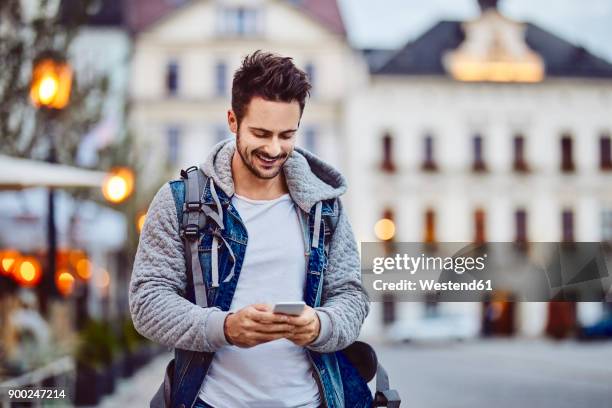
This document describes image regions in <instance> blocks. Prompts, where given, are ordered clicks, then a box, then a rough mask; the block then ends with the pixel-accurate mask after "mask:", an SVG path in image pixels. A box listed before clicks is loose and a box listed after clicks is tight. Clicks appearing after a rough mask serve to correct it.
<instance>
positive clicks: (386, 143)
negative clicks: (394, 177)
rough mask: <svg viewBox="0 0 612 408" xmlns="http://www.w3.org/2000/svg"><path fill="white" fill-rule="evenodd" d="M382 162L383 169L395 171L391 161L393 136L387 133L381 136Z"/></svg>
mask: <svg viewBox="0 0 612 408" xmlns="http://www.w3.org/2000/svg"><path fill="white" fill-rule="evenodd" d="M382 154H383V157H382V163H381V168H382V170H383V171H386V172H388V173H392V172H394V171H395V163H394V162H393V137H392V136H391V135H390V134H389V133H385V135H384V136H383V137H382Z"/></svg>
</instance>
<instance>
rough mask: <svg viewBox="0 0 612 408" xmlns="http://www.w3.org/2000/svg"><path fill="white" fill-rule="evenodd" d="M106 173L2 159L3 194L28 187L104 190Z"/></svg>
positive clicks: (0, 171)
mask: <svg viewBox="0 0 612 408" xmlns="http://www.w3.org/2000/svg"><path fill="white" fill-rule="evenodd" d="M106 175H107V173H105V172H103V171H93V170H86V169H80V168H78V167H72V166H67V165H64V164H52V163H46V162H43V161H38V160H30V159H21V158H16V157H11V156H5V155H0V190H8V189H22V188H27V187H97V188H100V187H102V184H103V182H104V178H105V177H106Z"/></svg>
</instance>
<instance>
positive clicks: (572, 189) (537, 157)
mask: <svg viewBox="0 0 612 408" xmlns="http://www.w3.org/2000/svg"><path fill="white" fill-rule="evenodd" d="M480 3H481V7H482V14H481V15H480V17H479V18H477V19H475V20H474V21H468V22H459V21H441V22H439V23H437V24H436V25H434V26H433V27H432V28H431V29H429V30H428V31H426V32H425V33H423V34H422V35H421V36H420V37H418V38H417V39H415V40H414V41H412V42H410V43H408V44H407V45H406V46H404V47H403V48H401V49H399V50H368V51H366V52H365V53H364V55H365V57H366V58H367V59H368V60H369V63H370V79H369V86H367V87H361V88H360V89H359V90H358V91H355V92H354V93H353V96H352V97H351V98H350V100H349V101H348V104H347V107H346V116H345V126H344V127H345V129H346V131H347V134H356V133H359V135H360V140H359V143H347V144H346V145H345V152H346V155H347V157H350V158H351V162H350V165H349V168H348V174H349V181H351V182H352V183H351V184H352V185H353V187H355V186H358V187H357V188H352V189H351V190H350V192H349V194H350V203H351V207H350V209H351V212H352V214H353V215H354V216H353V219H354V221H355V224H354V228H355V230H356V234H357V236H358V239H359V240H361V241H376V240H378V239H379V238H380V237H377V236H376V234H375V231H374V226H375V224H376V223H377V221H378V220H379V219H383V218H384V219H391V220H392V221H393V223H394V225H395V235H394V237H393V239H395V240H396V241H408V242H421V241H425V242H513V241H516V242H529V241H532V242H537V241H542V242H572V241H596V242H597V241H607V242H610V241H611V240H612V234H611V230H612V223H611V219H612V218H611V217H612V190H610V188H609V186H610V183H611V182H612V171H610V170H612V167H611V162H610V160H611V144H610V143H611V142H610V137H611V134H612V115H610V112H612V65H611V64H609V63H607V62H606V61H603V60H602V59H599V58H597V57H596V56H594V55H592V54H590V53H589V52H588V51H587V50H585V49H584V48H580V47H577V46H575V45H573V44H570V43H568V42H566V41H565V40H563V39H561V38H559V37H557V36H555V35H553V34H551V33H549V32H547V31H545V30H544V29H542V28H540V27H538V26H535V25H533V24H529V23H522V22H516V21H512V20H510V19H508V18H507V17H505V16H504V15H503V14H502V13H501V12H500V11H499V10H498V9H497V7H496V3H497V2H484V1H483V2H480ZM357 214H358V215H359V216H355V215H357ZM391 303H392V302H391ZM374 306H375V307H374V308H373V311H372V313H373V314H374V315H375V317H374V318H371V319H369V320H368V327H366V328H365V329H364V330H365V331H366V332H371V333H380V332H381V328H382V326H383V324H384V321H385V319H386V320H387V322H388V321H391V320H393V319H394V317H395V318H396V319H398V320H402V319H408V320H410V319H418V318H420V317H422V316H423V314H424V312H425V305H424V304H411V303H398V304H395V305H393V304H391V305H381V304H376V305H374ZM440 308H441V309H442V310H444V309H445V308H446V310H448V311H452V312H456V311H463V312H465V313H466V314H467V315H470V316H472V318H473V319H474V320H475V321H480V319H481V314H482V310H481V309H482V307H481V305H480V304H476V303H465V304H446V305H440ZM515 309H516V310H514V311H513V312H512V313H513V315H514V318H513V320H514V323H513V325H514V326H516V327H515V330H513V331H516V332H517V333H520V334H524V335H539V334H541V333H542V331H543V330H544V328H545V327H546V324H547V319H549V316H547V304H545V303H520V304H518V303H517V304H516V305H515ZM600 309H601V305H599V304H587V303H582V304H579V305H578V318H579V319H581V321H583V322H590V321H592V320H593V319H595V318H596V316H597V315H598V313H599V310H600ZM383 315H386V318H383V317H382V316H383Z"/></svg>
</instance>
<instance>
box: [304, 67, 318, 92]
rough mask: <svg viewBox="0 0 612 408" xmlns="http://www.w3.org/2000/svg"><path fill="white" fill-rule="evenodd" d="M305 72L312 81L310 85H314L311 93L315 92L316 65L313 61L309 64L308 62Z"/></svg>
mask: <svg viewBox="0 0 612 408" xmlns="http://www.w3.org/2000/svg"><path fill="white" fill-rule="evenodd" d="M304 72H306V76H307V77H308V81H309V82H310V85H311V86H312V89H311V90H310V93H311V94H314V93H315V84H316V73H315V66H314V64H313V63H312V62H309V63H308V64H306V67H305V68H304Z"/></svg>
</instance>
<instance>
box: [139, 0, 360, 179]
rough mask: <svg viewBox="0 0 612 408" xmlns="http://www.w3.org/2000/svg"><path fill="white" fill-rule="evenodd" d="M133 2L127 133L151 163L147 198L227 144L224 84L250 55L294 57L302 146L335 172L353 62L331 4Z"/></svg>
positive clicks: (227, 88) (227, 94) (226, 87)
mask: <svg viewBox="0 0 612 408" xmlns="http://www.w3.org/2000/svg"><path fill="white" fill-rule="evenodd" d="M133 3H134V4H133V6H132V7H133V8H132V10H131V11H130V14H133V15H135V16H138V19H137V20H133V21H132V23H131V26H132V27H134V29H135V39H134V54H133V59H132V74H131V80H130V98H131V102H132V105H131V106H132V111H131V116H130V125H131V128H132V129H133V130H134V131H135V133H136V135H137V137H138V139H139V143H140V146H142V149H144V150H143V151H145V152H146V154H145V155H146V157H149V158H150V160H149V162H148V164H149V166H148V168H147V171H145V174H147V175H148V177H147V180H144V181H143V182H146V188H147V189H148V191H156V190H157V188H159V185H160V184H161V183H163V182H164V181H166V180H168V179H169V178H176V177H177V176H178V170H179V169H180V168H186V167H188V166H191V165H194V164H199V163H200V162H201V161H203V159H204V158H205V156H206V154H207V152H208V151H209V149H210V147H211V146H212V145H213V144H215V143H216V142H218V141H220V140H222V139H225V138H227V137H229V136H230V133H229V129H228V125H227V119H226V117H227V115H226V112H227V110H228V109H229V107H230V93H231V82H232V76H233V73H234V71H235V70H236V69H237V68H238V67H239V64H240V62H241V60H242V58H244V57H245V56H246V55H247V54H250V53H252V52H253V51H255V50H257V49H262V50H265V51H271V52H275V53H279V54H281V55H287V56H291V57H293V58H294V61H295V62H296V64H297V65H298V66H299V67H301V68H302V69H304V70H305V71H306V73H307V74H308V75H309V76H310V80H311V82H312V84H313V92H312V97H311V99H310V100H309V101H308V103H307V105H306V109H305V112H304V117H303V120H302V123H301V126H300V131H299V137H300V139H301V143H302V145H303V146H305V147H306V148H308V149H310V150H312V151H315V152H316V153H318V154H320V155H321V156H322V157H324V158H325V159H327V160H329V161H330V162H332V163H335V164H337V165H339V166H340V167H342V163H341V156H340V152H339V151H338V148H337V146H338V142H339V139H340V135H342V134H343V133H344V131H343V129H342V124H343V113H344V106H345V96H346V94H347V91H348V89H349V88H350V86H351V84H352V76H353V75H354V72H355V71H354V70H353V69H352V68H353V66H354V65H355V63H356V61H357V62H358V61H359V60H360V58H361V57H360V55H359V54H358V53H356V52H354V51H353V50H352V49H351V48H350V47H349V44H348V43H347V39H346V33H345V29H344V25H343V23H342V19H341V17H340V13H339V10H338V6H337V4H336V2H335V1H329V2H315V1H308V0H302V1H280V0H258V1H244V0H193V1H182V2H174V3H175V4H174V5H169V3H170V2H167V1H166V2H158V1H154V2H146V3H145V2H143V1H136V2H133ZM151 3H153V4H151Z"/></svg>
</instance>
